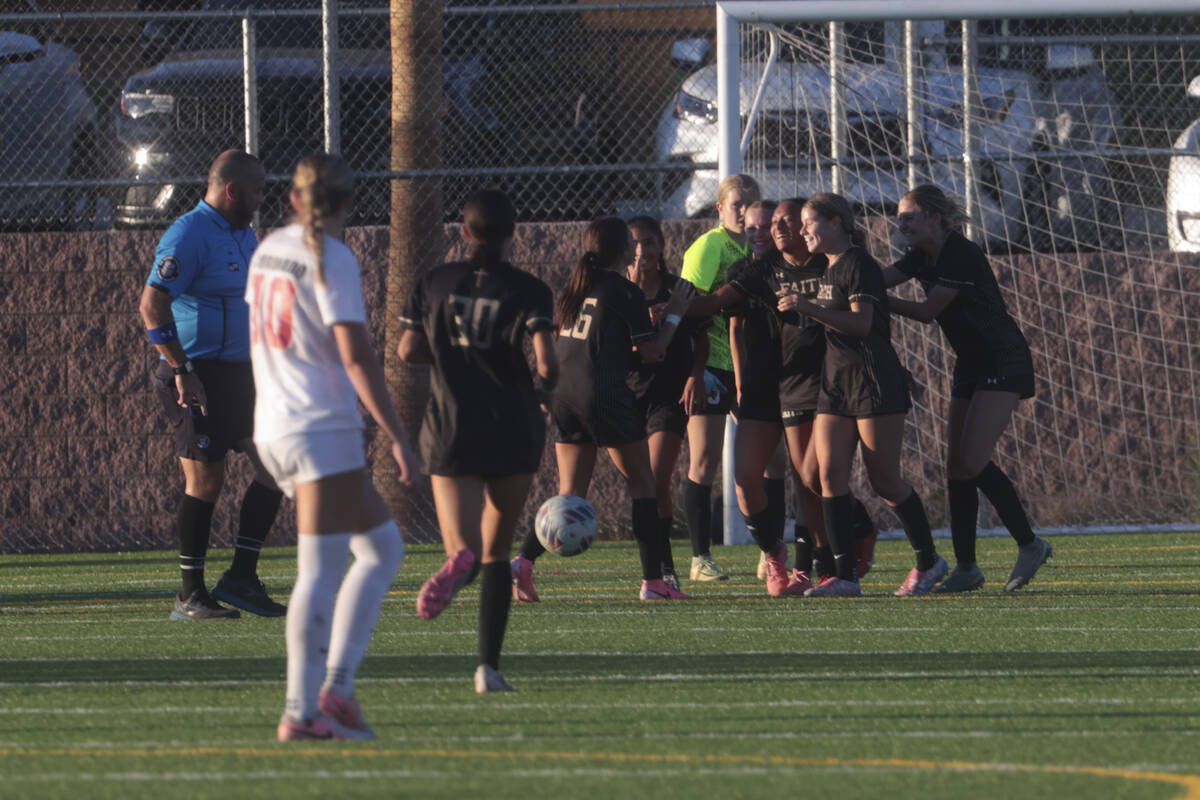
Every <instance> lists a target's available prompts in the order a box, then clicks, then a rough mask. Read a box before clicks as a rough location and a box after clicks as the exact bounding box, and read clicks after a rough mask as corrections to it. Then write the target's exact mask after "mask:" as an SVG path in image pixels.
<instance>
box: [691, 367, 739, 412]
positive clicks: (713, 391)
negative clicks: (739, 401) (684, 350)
mask: <svg viewBox="0 0 1200 800" xmlns="http://www.w3.org/2000/svg"><path fill="white" fill-rule="evenodd" d="M736 396H737V383H736V382H735V381H734V377H733V371H732V370H727V369H716V368H715V367H706V368H705V370H704V409H703V410H701V411H698V412H696V413H697V414H713V415H719V416H725V415H726V414H728V413H729V412H730V411H732V410H733V405H734V401H735V399H736Z"/></svg>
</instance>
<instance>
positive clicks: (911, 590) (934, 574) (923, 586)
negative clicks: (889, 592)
mask: <svg viewBox="0 0 1200 800" xmlns="http://www.w3.org/2000/svg"><path fill="white" fill-rule="evenodd" d="M949 571H950V568H949V567H948V566H946V559H944V558H942V557H941V556H938V557H937V561H934V562H933V566H932V567H930V568H929V569H927V570H925V571H924V572H922V571H921V570H919V569H917V568H916V567H913V568H912V569H911V570H909V572H908V577H907V578H905V579H904V583H902V584H901V585H900V588H899V589H897V590H896V591H895V592H894V593H893V594H895V596H896V597H918V596H920V595H923V594H929V592H930V591H932V589H933V587H934V586H937V584H938V581H940V580H941V579H942V578H944V577H946V573H947V572H949Z"/></svg>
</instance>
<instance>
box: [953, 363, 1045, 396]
mask: <svg viewBox="0 0 1200 800" xmlns="http://www.w3.org/2000/svg"><path fill="white" fill-rule="evenodd" d="M976 392H1013V393H1015V394H1017V395H1019V396H1020V398H1021V399H1022V400H1027V399H1029V398H1030V397H1033V394H1034V387H1033V373H1031V372H1026V373H1022V374H1019V375H985V374H983V373H978V372H975V373H972V372H968V371H967V370H959V369H957V368H956V369H955V370H954V379H953V381H951V383H950V396H951V397H956V398H958V399H960V400H969V399H970V398H971V396H972V395H973V394H975V393H976Z"/></svg>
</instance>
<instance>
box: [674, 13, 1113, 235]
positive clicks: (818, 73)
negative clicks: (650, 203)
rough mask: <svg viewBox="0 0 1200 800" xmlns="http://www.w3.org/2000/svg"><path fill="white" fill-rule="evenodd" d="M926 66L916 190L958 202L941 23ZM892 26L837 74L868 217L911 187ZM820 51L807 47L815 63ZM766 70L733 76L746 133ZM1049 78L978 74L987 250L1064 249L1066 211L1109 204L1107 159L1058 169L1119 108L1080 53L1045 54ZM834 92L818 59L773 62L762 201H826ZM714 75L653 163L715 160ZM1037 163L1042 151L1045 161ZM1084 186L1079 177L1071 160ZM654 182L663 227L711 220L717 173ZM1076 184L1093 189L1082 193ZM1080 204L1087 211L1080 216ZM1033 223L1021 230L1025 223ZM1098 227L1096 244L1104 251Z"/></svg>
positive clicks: (958, 72)
mask: <svg viewBox="0 0 1200 800" xmlns="http://www.w3.org/2000/svg"><path fill="white" fill-rule="evenodd" d="M922 28H923V33H924V35H923V36H921V37H920V38H921V40H922V41H923V42H924V48H923V50H922V52H921V56H920V58H921V61H922V63H923V69H922V70H921V72H920V74H921V85H920V86H919V89H918V91H919V94H920V97H921V98H922V101H923V102H922V103H921V105H920V107H921V108H922V112H921V119H920V125H919V127H920V130H921V132H922V136H923V139H924V147H923V151H924V152H925V153H926V154H927V155H928V156H930V158H931V160H930V162H929V163H927V164H918V166H917V171H918V176H919V178H918V179H919V181H921V182H931V183H935V184H937V185H939V186H941V187H942V188H943V189H945V190H946V191H948V192H949V193H951V194H953V195H954V196H957V197H962V196H963V195H964V193H965V170H964V168H963V163H962V160H963V159H962V155H963V145H962V124H963V119H962V117H963V108H962V94H963V93H962V69H961V67H960V66H958V65H956V64H953V63H952V61H951V59H950V58H948V56H947V53H946V37H945V35H944V25H943V24H942V23H922ZM900 30H901V29H900V27H899V25H898V24H893V23H887V24H879V25H878V27H877V29H876V31H875V33H876V35H877V36H878V37H879V39H880V41H879V42H878V44H879V45H880V46H878V47H876V48H874V49H873V50H870V51H869V52H870V53H872V54H874V55H873V56H872V55H868V56H867V57H865V58H863V59H862V60H860V61H849V62H848V63H847V64H846V68H845V97H846V126H847V138H848V142H849V146H850V153H851V154H853V156H854V157H855V158H856V161H855V163H853V164H852V165H850V168H848V169H846V170H844V171H843V176H844V183H843V193H844V194H845V195H846V196H847V197H848V198H850V199H852V200H854V201H855V202H857V203H859V204H860V205H861V206H863V207H867V208H876V209H887V208H890V207H892V206H894V204H895V202H896V201H897V199H898V198H899V197H900V196H901V195H902V194H903V193H904V191H905V190H906V188H907V174H906V170H907V162H906V146H905V120H904V114H905V100H906V96H905V92H904V83H903V76H902V70H901V65H900V63H899V62H898V60H896V58H894V57H893V58H891V59H890V60H889V58H887V57H884V56H882V55H879V54H880V53H893V54H895V53H898V52H900V51H899V41H898V34H899V32H900ZM706 45H707V43H706V42H704V41H703V40H693V41H691V42H677V43H676V47H675V48H673V51H672V54H673V57H674V59H675V60H676V62H677V63H678V62H679V61H681V60H684V61H686V60H687V59H689V58H690V59H691V60H692V61H693V62H694V63H696V64H699V63H702V62H703V60H704V59H706V57H707V46H706ZM816 52H817V50H816V49H814V51H813V54H814V55H815V54H816ZM763 70H764V64H763V63H759V62H743V64H742V69H741V74H740V79H739V100H740V106H741V109H740V112H741V116H742V121H743V129H744V128H745V124H746V122H747V120H746V117H747V116H748V114H749V112H750V110H751V107H752V102H753V99H754V96H755V92H756V90H757V88H758V84H759V81H760V79H761V77H762V74H763ZM1045 75H1046V78H1044V79H1039V78H1038V77H1036V76H1035V75H1033V74H1031V73H1030V72H1026V71H1022V70H1015V69H1005V68H1000V67H997V66H983V67H981V68H980V69H979V93H980V97H981V102H982V107H983V117H984V118H983V120H982V121H981V125H980V130H979V156H978V159H977V163H978V165H979V166H978V172H977V174H978V177H979V181H980V187H981V191H980V192H979V205H980V208H979V221H980V222H981V224H982V228H983V231H984V232H985V235H986V238H987V239H988V240H990V241H991V243H992V244H993V246H997V247H999V246H1012V245H1013V243H1026V244H1030V243H1032V244H1037V245H1044V244H1047V243H1048V242H1050V241H1054V242H1055V243H1056V244H1060V245H1062V244H1063V243H1062V242H1059V241H1058V239H1057V236H1058V235H1059V234H1060V233H1061V232H1062V231H1060V227H1061V220H1062V218H1063V215H1064V214H1065V215H1067V217H1068V218H1067V219H1066V223H1067V225H1066V227H1068V228H1069V227H1070V222H1071V219H1070V218H1069V217H1071V216H1073V215H1076V214H1077V215H1080V216H1090V217H1092V218H1093V220H1094V218H1095V216H1096V214H1097V213H1099V212H1098V211H1097V210H1096V209H1097V208H1099V207H1101V206H1104V205H1105V204H1106V203H1109V202H1115V201H1113V200H1112V197H1111V189H1110V188H1109V187H1108V182H1107V180H1105V179H1103V177H1104V163H1103V161H1101V160H1100V159H1096V158H1090V159H1085V160H1083V161H1080V159H1073V160H1071V159H1068V160H1063V158H1062V156H1063V154H1064V153H1063V151H1067V154H1068V155H1069V154H1070V153H1074V152H1080V153H1083V152H1086V151H1088V150H1091V149H1094V148H1095V147H1097V146H1102V145H1104V144H1108V143H1111V142H1114V141H1115V139H1116V133H1117V128H1118V125H1119V121H1120V114H1119V110H1118V108H1117V105H1116V101H1115V98H1114V97H1113V95H1112V92H1111V91H1110V90H1109V88H1108V85H1107V83H1106V82H1105V80H1104V76H1103V74H1102V73H1101V72H1100V71H1099V69H1097V68H1096V67H1095V64H1094V60H1093V57H1092V54H1091V50H1090V49H1089V48H1087V47H1079V46H1069V45H1052V46H1050V47H1048V48H1047V50H1046V64H1045ZM830 102H831V83H830V78H829V69H828V65H827V64H826V63H823V62H819V61H803V60H791V61H789V60H782V59H781V60H780V61H779V62H778V63H776V64H775V66H774V68H773V69H772V71H771V73H770V74H769V75H768V76H767V79H766V83H765V86H764V90H763V99H762V104H761V107H760V112H759V114H758V117H757V119H756V120H754V130H753V133H752V137H751V141H750V142H749V147H748V152H749V153H751V154H754V156H755V161H756V164H757V165H758V167H759V168H760V169H761V173H760V172H756V175H757V176H758V177H760V178H762V179H763V180H762V182H763V184H764V185H763V191H764V193H765V194H766V195H767V196H769V197H791V196H808V195H812V194H815V193H817V192H821V191H828V190H830V188H831V186H832V171H831V168H830V167H829V166H828V165H827V164H825V163H822V161H821V160H822V159H828V158H829V156H830V152H831V144H830V140H831V135H830V122H829V114H830ZM716 122H717V71H716V66H715V65H712V64H710V65H708V66H704V67H702V68H700V69H697V70H696V71H694V72H693V73H691V74H690V75H689V76H688V77H687V78H686V79H685V80H684V82H683V85H682V87H681V88H680V91H679V93H678V95H677V96H676V97H675V99H674V101H673V102H672V103H671V104H670V105H669V106H668V107H667V108H665V109H664V110H663V111H662V113H661V115H660V117H659V124H658V129H657V132H656V158H657V161H658V162H659V163H663V164H678V163H680V162H685V163H686V162H712V161H716V160H717V148H718V132H717V124H716ZM1039 154H1044V155H1045V160H1044V161H1043V160H1041V158H1040V157H1039ZM1081 163H1082V164H1083V165H1084V166H1085V167H1086V171H1085V174H1086V175H1090V176H1094V178H1095V180H1092V181H1090V183H1089V182H1087V181H1079V180H1078V179H1077V178H1076V177H1075V174H1076V173H1075V172H1074V171H1073V170H1077V169H1079V168H1080V164H1081ZM672 174H674V175H675V176H676V177H675V178H674V179H672V178H671V177H670V174H667V177H665V178H664V180H663V185H662V193H661V194H662V200H661V203H662V214H663V216H664V217H694V216H698V215H702V214H705V213H707V212H708V211H709V210H710V209H711V208H712V205H713V203H714V202H715V199H716V193H717V182H718V181H717V173H716V172H715V171H713V170H697V171H694V172H690V173H688V172H676V173H672ZM1084 184H1088V185H1087V188H1086V189H1084ZM1085 206H1086V207H1087V208H1085ZM1026 219H1029V220H1030V221H1031V224H1030V226H1029V230H1026V226H1025V223H1024V220H1026ZM1034 220H1040V222H1038V223H1036V224H1034ZM1100 227H1101V226H1099V225H1096V224H1095V223H1094V221H1093V224H1092V226H1091V229H1090V230H1091V234H1090V236H1091V237H1092V238H1093V239H1094V241H1092V242H1091V244H1097V245H1098V244H1099V243H1100V234H1099V228H1100Z"/></svg>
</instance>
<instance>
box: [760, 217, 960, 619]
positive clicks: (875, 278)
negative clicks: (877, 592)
mask: <svg viewBox="0 0 1200 800" xmlns="http://www.w3.org/2000/svg"><path fill="white" fill-rule="evenodd" d="M800 218H801V221H802V223H803V226H804V238H805V242H806V243H807V244H808V249H809V251H810V252H812V253H822V254H824V255H825V257H826V258H827V259H828V261H829V266H828V268H826V270H825V273H824V275H822V277H821V283H820V286H819V288H818V292H817V299H816V301H815V302H813V301H811V300H807V299H805V298H804V297H802V296H801V295H800V294H799V293H785V294H783V295H782V296H781V297H780V299H779V304H778V307H779V310H780V311H791V310H795V311H797V312H799V313H801V314H804V315H805V316H808V317H811V318H812V319H815V320H817V321H818V322H820V323H821V324H822V325H824V326H825V328H826V330H825V358H824V361H823V363H822V368H821V393H820V396H819V398H818V400H817V416H816V420H815V422H814V425H813V445H814V446H815V447H816V453H817V463H818V466H819V469H820V474H821V505H822V509H823V511H824V514H823V516H824V518H825V531H826V533H827V535H828V537H829V543H830V545H831V546H832V548H833V554H834V559H835V561H836V563H837V579H836V580H833V581H829V582H827V583H826V584H824V585H823V586H815V587H813V588H812V589H811V590H810V591H809V595H810V596H819V597H844V596H858V595H860V594H862V590H861V589H860V588H859V584H858V576H857V574H856V569H855V558H854V554H853V550H852V547H851V532H850V529H851V501H850V469H851V466H852V464H853V461H854V451H855V449H856V448H857V446H858V444H859V442H860V440H861V442H862V447H861V448H860V449H861V451H862V458H863V464H864V465H865V467H866V470H867V476H868V478H869V479H870V481H871V486H872V488H873V489H874V490H875V491H876V492H877V493H878V494H879V496H880V497H882V498H883V499H884V501H885V502H886V503H887V504H888V505H889V506H891V507H892V509H893V510H894V511H895V512H896V515H897V516H898V517H899V518H900V521H901V523H902V524H903V525H904V532H905V533H906V534H907V536H908V540H909V542H910V543H911V544H912V547H913V550H915V551H916V557H917V565H916V567H914V568H913V570H912V571H911V572H909V574H908V577H907V578H906V579H905V581H904V584H903V585H902V586H901V587H900V589H899V590H897V592H896V594H897V595H898V596H907V595H919V594H926V593H928V592H929V591H930V590H931V589H932V588H933V587H934V585H935V584H937V582H938V581H940V580H941V579H942V578H943V577H945V575H946V572H947V567H946V562H945V560H944V559H943V558H942V557H941V556H939V555H938V553H937V549H936V548H935V547H934V544H933V536H932V533H931V532H930V529H929V519H928V517H927V516H926V514H925V506H924V504H923V503H922V502H921V498H920V497H919V496H918V495H917V493H916V492H915V491H914V490H913V488H912V487H911V486H910V485H909V484H908V483H906V482H905V481H904V479H903V477H901V474H900V446H901V442H902V440H903V436H904V417H905V415H906V414H907V412H908V409H909V407H910V403H909V396H908V373H907V371H906V370H905V369H904V367H902V366H901V365H900V360H899V359H898V358H897V357H896V351H895V350H893V349H892V343H891V330H890V319H889V314H888V305H887V294H886V293H885V292H884V289H883V273H882V270H881V269H880V267H879V264H878V263H877V262H876V261H875V259H873V258H872V257H871V255H870V254H869V253H867V251H866V250H865V249H863V248H862V247H861V246H859V245H858V244H857V240H858V238H859V234H858V232H857V230H856V227H855V223H854V211H853V208H852V207H851V205H850V203H849V202H848V201H847V200H846V199H845V198H844V197H841V196H840V195H836V194H819V195H817V196H815V197H813V198H811V199H810V200H809V201H808V202H807V203H805V204H804V207H803V209H802V210H801V215H800Z"/></svg>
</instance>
